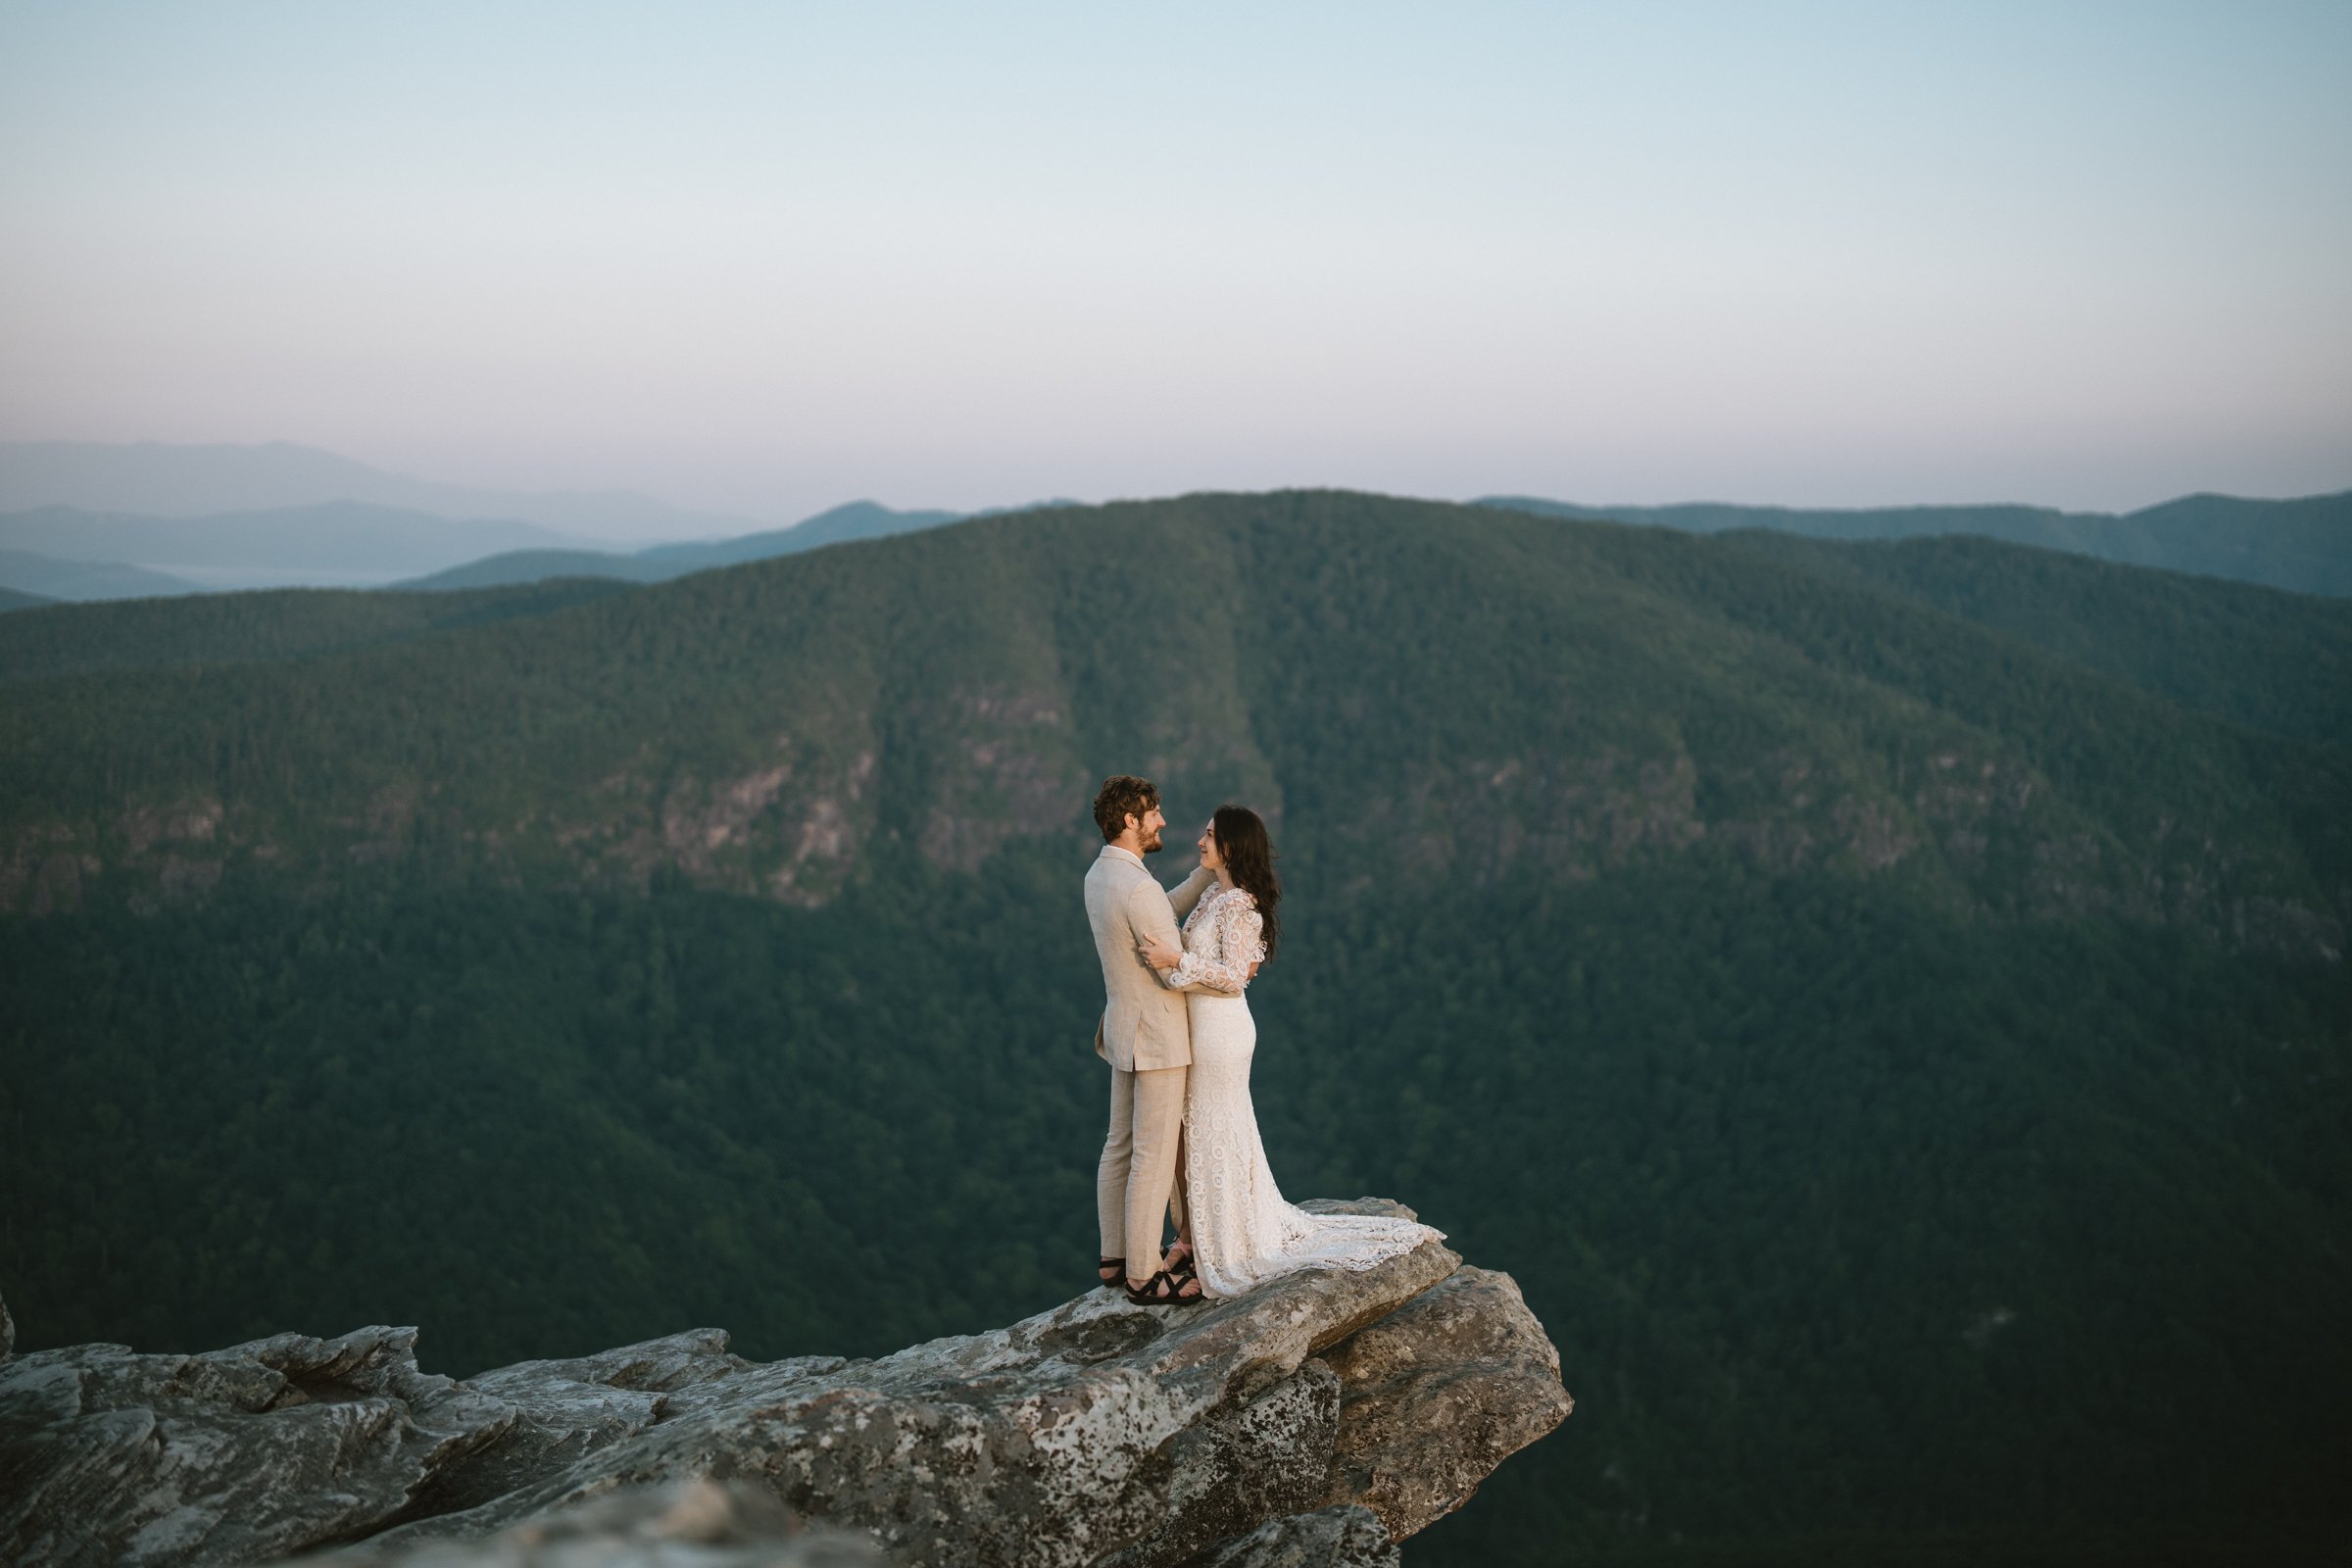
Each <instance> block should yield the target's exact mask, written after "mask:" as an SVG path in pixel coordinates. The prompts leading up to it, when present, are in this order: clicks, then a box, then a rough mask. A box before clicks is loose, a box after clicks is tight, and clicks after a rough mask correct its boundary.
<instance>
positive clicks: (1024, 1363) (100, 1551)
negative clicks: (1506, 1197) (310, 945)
mask: <svg viewBox="0 0 2352 1568" xmlns="http://www.w3.org/2000/svg"><path fill="white" fill-rule="evenodd" d="M1313 1206H1317V1207H1325V1208H1345V1209H1348V1210H1352V1211H1356V1212H1387V1213H1404V1212H1406V1211H1405V1210H1403V1209H1401V1208H1398V1207H1397V1205H1394V1204H1389V1203H1385V1202H1382V1201H1377V1200H1365V1201H1361V1202H1358V1203H1351V1204H1317V1205H1313ZM1459 1264H1460V1259H1459V1258H1458V1257H1456V1256H1455V1255H1454V1254H1453V1253H1452V1252H1451V1251H1449V1250H1446V1248H1445V1247H1444V1246H1443V1245H1442V1244H1439V1243H1437V1242H1434V1241H1433V1242H1431V1243H1429V1244H1427V1245H1425V1246H1424V1247H1422V1248H1421V1249H1419V1250H1416V1251H1413V1252H1410V1253H1407V1254H1405V1255H1404V1256H1402V1257H1398V1258H1393V1259H1391V1260H1389V1261H1388V1262H1386V1263H1384V1264H1382V1265H1381V1266H1380V1267H1379V1268H1376V1269H1372V1270H1368V1271H1365V1272H1362V1273H1344V1272H1314V1273H1304V1274H1299V1275H1294V1276H1291V1277H1289V1278H1286V1279H1281V1280H1277V1281H1274V1282H1271V1283H1269V1284H1268V1285H1266V1286H1264V1287H1262V1288H1260V1289H1259V1290H1257V1291H1255V1292H1252V1293H1251V1294H1250V1296H1248V1297H1245V1298H1243V1299H1239V1300H1236V1301H1231V1302H1222V1303H1217V1304H1214V1305H1210V1306H1206V1307H1135V1306H1131V1305H1129V1304H1128V1303H1127V1302H1126V1300H1125V1299H1123V1298H1122V1297H1120V1296H1118V1295H1116V1294H1115V1293H1112V1292H1108V1291H1094V1292H1090V1293H1088V1294H1087V1295H1086V1296H1083V1297H1081V1298H1079V1299H1076V1300H1074V1301H1071V1302H1068V1303H1066V1304H1064V1305H1062V1306H1060V1307H1057V1308H1055V1309H1054V1310H1053V1311H1051V1312H1046V1313H1041V1314H1040V1315H1038V1316H1036V1317H1033V1318H1029V1319H1027V1320H1025V1321H1023V1322H1020V1323H1016V1324H1014V1325H1012V1326H1011V1327H1009V1328H1004V1329H997V1330H993V1331H991V1332H989V1333H986V1334H980V1335H974V1336H970V1337H962V1338H953V1339H945V1340H936V1341H932V1342H931V1343H929V1344H926V1345H918V1346H914V1347H911V1348H907V1349H905V1350H901V1351H899V1352H897V1353H896V1354H893V1355H888V1356H884V1357H881V1358H879V1359H877V1360H858V1361H845V1360H843V1359H841V1358H839V1357H830V1356H818V1357H801V1358H797V1359H793V1360H786V1361H774V1362H766V1363H754V1362H750V1361H746V1360H744V1359H743V1358H742V1357H740V1356H736V1355H734V1354H732V1353H730V1352H729V1351H728V1349H727V1348H726V1346H727V1341H726V1336H725V1335H724V1334H722V1333H719V1332H717V1331H715V1330H700V1331H695V1332H692V1333H686V1334H678V1335H672V1336H670V1337H668V1338H666V1339H662V1340H656V1341H652V1342H649V1343H647V1344H645V1345H639V1346H631V1347H626V1348H621V1349H616V1350H610V1351H606V1352H604V1353H602V1354H599V1355H594V1356H587V1357H582V1358H579V1359H575V1360H567V1361H535V1362H525V1363H522V1364H520V1365H517V1366H511V1367H502V1368H499V1369H498V1370H496V1371H492V1372H486V1373H483V1374H481V1375H480V1376H477V1377H474V1378H470V1379H467V1380H466V1381H465V1382H462V1383H460V1382H455V1381H453V1380H451V1379H448V1378H444V1377H437V1376H433V1375H430V1374H425V1373H421V1372H419V1371H418V1370H417V1366H416V1360H415V1343H416V1334H415V1331H414V1330H409V1329H383V1328H377V1329H364V1330H360V1331H358V1332H356V1333H354V1334H349V1335H345V1336H343V1337H342V1338H341V1339H337V1340H323V1341H322V1340H313V1339H309V1338H306V1337H303V1336H299V1335H280V1336H277V1337H276V1338H274V1339H270V1340H265V1341H260V1342H257V1343H255V1344H253V1345H247V1346H240V1347H237V1348H233V1349H229V1350H221V1351H215V1352H211V1353H209V1354H205V1355H193V1356H169V1355H165V1356H158V1355H138V1354H135V1353H134V1352H132V1351H130V1350H129V1349H127V1348H123V1347H121V1346H79V1347H75V1348H72V1349H67V1350H46V1351H32V1352H26V1353H22V1354H19V1355H16V1356H14V1357H12V1358H11V1359H9V1360H8V1361H7V1362H6V1363H5V1364H4V1365H0V1557H5V1558H6V1559H8V1560H10V1561H12V1562H26V1563H73V1564H79V1563H85V1562H88V1563H96V1562H110V1563H112V1562H122V1563H128V1564H137V1565H158V1568H161V1565H180V1564H213V1563H248V1562H258V1561H265V1560H269V1559H270V1558H272V1557H277V1556H282V1555H285V1554H287V1553H290V1552H294V1551H299V1550H304V1549H308V1548H314V1547H319V1546H325V1545H335V1544H340V1547H339V1549H338V1550H337V1552H336V1557H335V1560H336V1561H337V1562H338V1563H343V1564H347V1565H357V1564H361V1563H380V1564H390V1563H400V1564H404V1565H410V1564H416V1565H421V1564H425V1563H434V1564H440V1563H448V1564H456V1563H460V1562H466V1563H484V1564H489V1563H499V1562H509V1561H513V1562H519V1561H522V1560H524V1557H526V1556H527V1557H529V1560H531V1561H534V1562H547V1563H562V1562H567V1561H570V1560H572V1558H573V1557H574V1556H576V1557H577V1558H578V1560H580V1561H582V1562H585V1561H587V1560H589V1555H590V1554H591V1548H592V1544H593V1543H594V1542H597V1541H602V1542H604V1543H605V1544H606V1546H607V1547H608V1548H610V1550H609V1551H608V1553H607V1554H606V1555H604V1556H601V1557H597V1558H596V1559H595V1560H597V1561H599V1562H612V1563H620V1562H635V1561H644V1562H655V1561H670V1560H681V1559H679V1558H678V1557H677V1556H676V1553H675V1548H677V1547H679V1546H681V1545H683V1544H686V1543H690V1542H692V1543H702V1544H698V1545H696V1546H695V1548H694V1549H695V1551H697V1552H702V1551H705V1550H720V1549H722V1548H723V1549H725V1550H727V1551H733V1550H735V1549H736V1548H737V1547H738V1546H741V1547H742V1549H743V1550H745V1551H752V1550H757V1549H766V1548H767V1547H770V1546H775V1545H776V1544H777V1543H778V1542H785V1541H788V1542H789V1544H791V1547H792V1551H793V1552H794V1553H795V1554H796V1555H794V1556H793V1557H791V1558H790V1559H789V1560H792V1561H795V1562H801V1561H806V1562H808V1563H811V1564H815V1563H820V1562H828V1563H829V1562H833V1561H836V1560H838V1561H841V1562H844V1563H847V1562H855V1561H860V1560H873V1561H885V1562H890V1563H901V1564H916V1563H942V1564H945V1563H956V1564H961V1563H974V1564H1022V1565H1028V1564H1038V1565H1068V1568H1080V1565H1090V1564H1101V1565H1103V1568H1114V1565H1115V1568H1179V1565H1187V1564H1201V1565H1206V1564H1209V1563H1212V1562H1213V1563H1215V1564H1217V1565H1218V1568H1242V1565H1244V1564H1259V1563H1263V1564H1277V1563H1280V1564H1298V1565H1300V1568H1304V1565H1307V1564H1313V1565H1316V1568H1323V1565H1326V1564H1329V1565H1333V1568H1338V1565H1343V1564H1354V1563H1366V1564H1369V1563H1381V1562H1394V1560H1395V1558H1394V1556H1393V1555H1383V1554H1384V1553H1393V1551H1394V1547H1393V1545H1392V1544H1391V1543H1392V1541H1393V1540H1395V1539H1401V1538H1402V1537H1404V1536H1406V1535H1409V1534H1411V1533H1412V1532H1413V1531H1416V1530H1418V1529H1420V1528H1422V1527H1423V1526H1425V1525H1426V1524H1428V1523H1429V1522H1430V1521H1431V1520H1432V1519H1435V1518H1437V1517H1440V1516H1441V1515H1443V1514H1444V1513H1446V1512H1447V1511H1449V1510H1450V1509H1451V1508H1454V1507H1458V1506H1459V1505H1460V1503H1461V1502H1462V1501H1463V1500H1464V1499H1466V1498H1467V1497H1468V1496H1469V1495H1470V1494H1471V1492H1472V1491H1474V1490H1475V1489H1476V1487H1477V1485H1478V1484H1479V1483H1480V1482H1481V1481H1483V1480H1484V1479H1485V1477H1486V1476H1487V1475H1488V1474H1490V1473H1491V1472H1492V1471H1493V1469H1494V1467H1495V1465H1496V1464H1498V1463H1500V1462H1501V1460H1502V1458H1503V1457H1505V1456H1506V1455H1508V1454H1509V1453H1511V1452H1512V1451H1515V1450H1516V1449H1517V1448H1519V1447H1521V1446H1525V1445H1526V1444H1528V1443H1530V1442H1533V1441H1535V1439H1536V1438H1538V1437H1541V1436H1542V1435H1543V1434H1544V1433H1545V1432H1548V1431H1549V1430H1551V1428H1552V1427H1554V1426H1556V1425H1557V1424H1558V1423H1559V1421H1560V1420H1561V1419H1562V1418H1564V1417H1565V1416H1566V1414H1567V1413H1568V1409H1569V1403H1568V1399H1567V1397H1566V1395H1565V1394H1564V1393H1563V1392H1562V1391H1561V1389H1560V1384H1559V1376H1558V1357H1557V1354H1556V1352H1554V1351H1553V1349H1552V1348H1551V1345H1550V1343H1549V1342H1548V1341H1547V1340H1546V1339H1545V1338H1544V1333H1543V1330H1542V1328H1541V1326H1540V1325H1538V1324H1537V1323H1536V1321H1535V1319H1534V1317H1533V1316H1532V1315H1530V1314H1528V1312H1527V1309H1526V1306H1525V1304H1524V1302H1522V1301H1521V1300H1520V1299H1519V1295H1518V1291H1517V1289H1516V1288H1515V1287H1513V1286H1512V1285H1511V1283H1510V1281H1509V1279H1508V1278H1507V1277H1506V1276H1502V1275H1498V1274H1490V1273H1487V1272H1485V1271H1483V1270H1477V1269H1463V1268H1460V1267H1459ZM698 1489H699V1490H698ZM811 1521H813V1522H815V1523H814V1525H813V1527H810V1526H809V1522H811ZM805 1527H808V1528H805ZM695 1531H701V1532H702V1534H700V1535H697V1534H694V1532H695ZM828 1532H832V1533H830V1534H828ZM762 1543H764V1545H763V1544H762ZM833 1552H841V1553H852V1555H841V1556H838V1557H837V1556H832V1555H823V1554H822V1553H833ZM857 1552H866V1553H869V1554H870V1553H879V1555H878V1556H870V1555H869V1556H868V1557H865V1558H860V1557H858V1556H857V1555H855V1553H857ZM532 1553H540V1555H531V1554H532ZM809 1553H819V1554H818V1555H809ZM774 1555H775V1553H774V1552H771V1553H770V1558H773V1557H774ZM694 1560H695V1561H697V1562H701V1561H703V1560H704V1558H703V1557H702V1556H700V1555H697V1556H695V1557H694ZM711 1560H712V1561H714V1562H715V1561H724V1560H733V1559H723V1558H714V1559H711ZM744 1560H750V1559H749V1558H746V1559H744ZM760 1560H770V1559H769V1558H763V1559H760Z"/></svg>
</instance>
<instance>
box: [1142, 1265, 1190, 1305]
mask: <svg viewBox="0 0 2352 1568" xmlns="http://www.w3.org/2000/svg"><path fill="white" fill-rule="evenodd" d="M1187 1285H1191V1286H1193V1287H1194V1290H1193V1294H1192V1295H1190V1296H1187V1295H1185V1294H1184V1287H1185V1286H1187ZM1127 1299H1128V1301H1129V1302H1130V1303H1132V1304H1133V1305H1136V1306H1199V1305H1200V1304H1201V1302H1202V1301H1205V1300H1207V1299H1208V1297H1207V1295H1206V1293H1204V1292H1202V1291H1201V1289H1200V1282H1199V1281H1198V1280H1195V1279H1194V1278H1193V1277H1192V1276H1191V1275H1187V1276H1185V1277H1184V1278H1183V1279H1181V1280H1180V1279H1178V1278H1177V1277H1176V1276H1175V1275H1173V1274H1171V1273H1169V1272H1168V1271H1167V1270H1166V1269H1164V1268H1163V1269H1161V1270H1160V1271H1159V1272H1158V1273H1156V1274H1154V1275H1152V1277H1151V1278H1150V1279H1148V1280H1146V1281H1144V1284H1143V1288H1142V1289H1141V1290H1138V1289H1137V1288H1136V1287H1134V1286H1132V1285H1130V1286H1128V1287H1127Z"/></svg>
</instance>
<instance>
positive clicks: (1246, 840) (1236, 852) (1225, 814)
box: [1208, 806, 1282, 958]
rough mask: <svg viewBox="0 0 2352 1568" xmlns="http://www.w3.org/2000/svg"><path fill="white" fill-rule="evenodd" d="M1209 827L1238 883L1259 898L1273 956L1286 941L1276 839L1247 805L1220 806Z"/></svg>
mask: <svg viewBox="0 0 2352 1568" xmlns="http://www.w3.org/2000/svg"><path fill="white" fill-rule="evenodd" d="M1208 830H1209V832H1211V833H1213V834H1215V835H1216V839H1217V855H1218V857H1219V858H1221V859H1223V860H1224V862H1225V869H1226V870H1228V871H1231V872H1232V873H1233V880H1234V884H1235V885H1236V886H1237V887H1241V888H1244V889H1246V890H1247V891H1248V892H1249V894H1250V897H1251V898H1253V899H1255V900H1256V901H1257V915H1258V918H1259V919H1261V920H1263V921H1264V922H1265V923H1266V929H1265V931H1264V933H1263V940H1264V942H1265V944H1266V956H1267V957H1269V958H1271V957H1273V956H1274V948H1275V945H1276V944H1277V943H1279V942H1281V941H1282V921H1281V920H1280V918H1278V917H1277V916H1276V915H1275V913H1274V907H1275V906H1276V905H1278V904H1280V903H1281V902H1282V878H1280V877H1278V876H1276V875H1275V874H1274V841H1273V840H1272V839H1269V838H1267V837H1266V824H1265V823H1264V822H1262V821H1260V820H1259V819H1258V815H1257V813H1256V812H1255V811H1252V810H1251V809H1250V808H1248V807H1247V806H1220V807H1218V808H1217V814H1216V815H1214V816H1212V817H1210V818H1209V819H1208Z"/></svg>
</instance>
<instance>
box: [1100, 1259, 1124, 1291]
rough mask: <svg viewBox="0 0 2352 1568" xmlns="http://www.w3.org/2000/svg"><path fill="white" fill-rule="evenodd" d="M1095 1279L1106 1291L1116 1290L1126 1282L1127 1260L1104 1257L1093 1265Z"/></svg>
mask: <svg viewBox="0 0 2352 1568" xmlns="http://www.w3.org/2000/svg"><path fill="white" fill-rule="evenodd" d="M1095 1281H1096V1283H1097V1284H1099V1285H1101V1286H1102V1287H1103V1289H1104V1290H1106V1291H1115V1290H1118V1289H1119V1288H1120V1287H1121V1286H1123V1285H1125V1284H1126V1283H1127V1260H1126V1259H1125V1258H1123V1257H1106V1258H1104V1259H1103V1261H1102V1262H1100V1263H1097V1264H1096V1265H1095Z"/></svg>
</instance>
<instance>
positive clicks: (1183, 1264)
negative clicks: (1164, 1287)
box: [1168, 1242, 1201, 1280]
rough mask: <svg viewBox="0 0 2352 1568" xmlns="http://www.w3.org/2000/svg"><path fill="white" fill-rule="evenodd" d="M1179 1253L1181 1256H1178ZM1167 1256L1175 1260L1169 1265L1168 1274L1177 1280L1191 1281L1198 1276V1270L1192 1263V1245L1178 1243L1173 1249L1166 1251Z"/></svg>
mask: <svg viewBox="0 0 2352 1568" xmlns="http://www.w3.org/2000/svg"><path fill="white" fill-rule="evenodd" d="M1179 1253H1181V1254H1183V1255H1182V1256H1178V1254H1179ZM1168 1256H1169V1257H1173V1258H1175V1259H1176V1261H1175V1262H1174V1263H1172V1264H1170V1265H1169V1267H1168V1272H1169V1273H1170V1274H1173V1275H1175V1276H1176V1278H1177V1279H1178V1280H1189V1279H1193V1278H1195V1277H1197V1276H1198V1275H1199V1274H1200V1272H1201V1270H1200V1268H1199V1267H1198V1266H1196V1265H1195V1264H1194V1262H1193V1244H1192V1243H1190V1242H1178V1243H1177V1244H1176V1245H1175V1246H1174V1247H1171V1248H1169V1249H1168Z"/></svg>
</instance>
